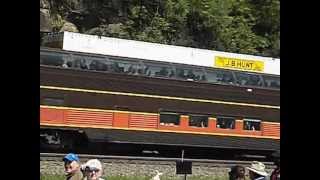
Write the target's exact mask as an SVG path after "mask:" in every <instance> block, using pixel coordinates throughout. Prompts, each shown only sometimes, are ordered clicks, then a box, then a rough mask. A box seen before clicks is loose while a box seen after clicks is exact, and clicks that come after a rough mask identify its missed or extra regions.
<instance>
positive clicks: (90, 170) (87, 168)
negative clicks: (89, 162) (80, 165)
mask: <svg viewBox="0 0 320 180" xmlns="http://www.w3.org/2000/svg"><path fill="white" fill-rule="evenodd" d="M85 170H86V171H89V172H93V171H94V172H99V171H100V169H97V168H95V167H86V168H85Z"/></svg>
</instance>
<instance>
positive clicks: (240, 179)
mask: <svg viewBox="0 0 320 180" xmlns="http://www.w3.org/2000/svg"><path fill="white" fill-rule="evenodd" d="M229 180H245V168H244V167H243V166H239V165H236V166H233V167H232V168H231V171H230V172H229Z"/></svg>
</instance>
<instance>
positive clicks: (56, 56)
mask: <svg viewBox="0 0 320 180" xmlns="http://www.w3.org/2000/svg"><path fill="white" fill-rule="evenodd" d="M64 56H65V55H64V54H60V53H46V52H42V53H40V63H41V64H43V65H48V66H62V65H63V63H64V59H63V58H64Z"/></svg>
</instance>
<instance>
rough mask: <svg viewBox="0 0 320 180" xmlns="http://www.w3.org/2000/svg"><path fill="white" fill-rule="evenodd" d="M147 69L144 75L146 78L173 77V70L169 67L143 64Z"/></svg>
mask: <svg viewBox="0 0 320 180" xmlns="http://www.w3.org/2000/svg"><path fill="white" fill-rule="evenodd" d="M144 65H145V66H146V68H147V69H145V70H144V71H145V73H146V75H147V76H151V77H169V78H171V77H174V76H175V70H174V69H173V68H172V67H171V66H169V65H163V64H154V63H144Z"/></svg>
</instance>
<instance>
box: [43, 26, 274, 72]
mask: <svg viewBox="0 0 320 180" xmlns="http://www.w3.org/2000/svg"><path fill="white" fill-rule="evenodd" d="M50 42H51V43H52V42H59V43H61V44H60V48H62V49H63V50H68V51H76V52H85V53H93V54H103V55H112V56H120V57H129V58H138V59H145V60H155V61H163V62H173V63H181V64H189V65H197V66H206V67H216V68H226V69H236V70H243V71H251V72H257V73H266V74H274V75H280V59H277V58H270V57H262V56H253V55H246V54H236V53H228V52H221V51H212V50H205V49H197V48H190V47H182V46H173V45H165V44H157V43H149V42H142V41H134V40H126V39H119V38H110V37H101V36H95V35H87V34H80V33H72V32H63V33H58V34H51V35H48V36H47V37H46V38H45V39H44V43H45V44H46V43H47V44H48V43H50Z"/></svg>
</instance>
